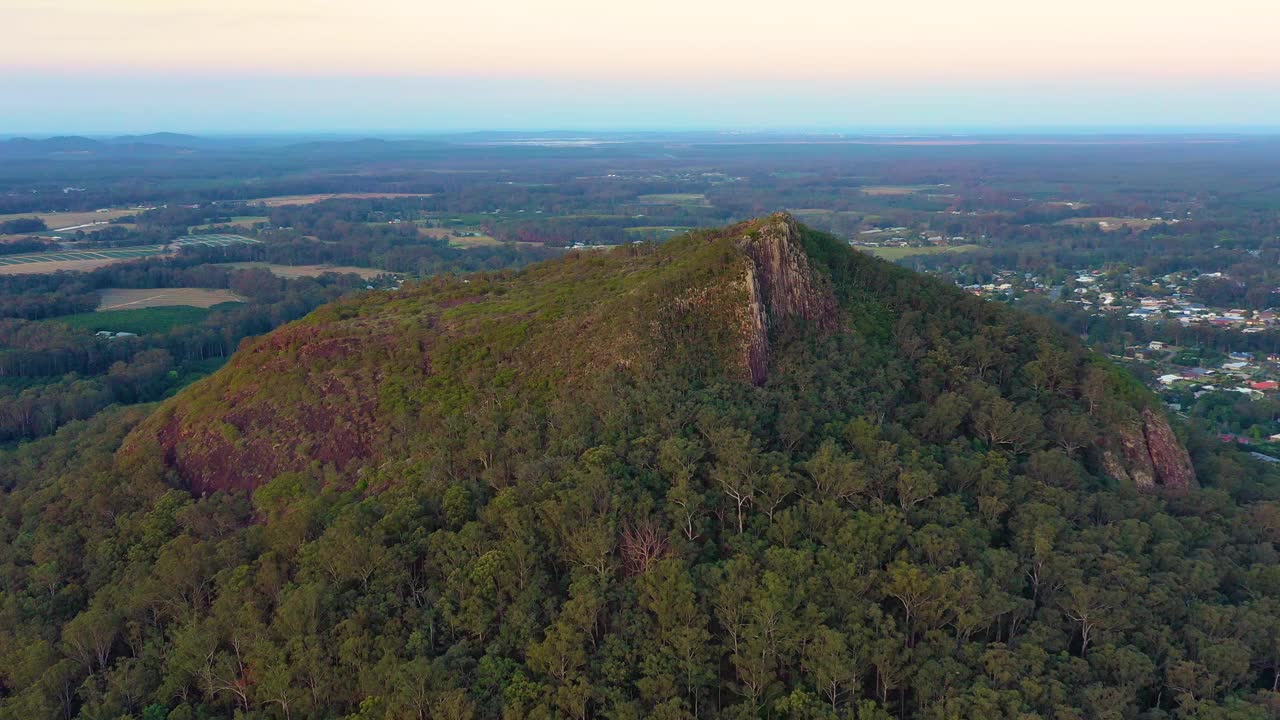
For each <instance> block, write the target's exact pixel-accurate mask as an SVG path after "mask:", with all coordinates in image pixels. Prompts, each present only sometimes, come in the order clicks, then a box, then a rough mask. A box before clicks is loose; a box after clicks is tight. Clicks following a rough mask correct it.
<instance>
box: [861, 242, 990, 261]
mask: <svg viewBox="0 0 1280 720" xmlns="http://www.w3.org/2000/svg"><path fill="white" fill-rule="evenodd" d="M853 247H854V249H855V250H861V251H862V252H865V253H870V254H871V255H875V256H876V257H878V258H883V259H885V260H901V259H902V258H905V257H911V256H912V255H940V254H942V253H963V252H971V251H973V250H977V249H978V247H979V246H978V245H949V246H946V247H938V246H930V247H878V248H873V247H862V246H859V245H854V246H853Z"/></svg>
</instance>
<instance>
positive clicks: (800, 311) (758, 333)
mask: <svg viewBox="0 0 1280 720" xmlns="http://www.w3.org/2000/svg"><path fill="white" fill-rule="evenodd" d="M740 247H741V248H742V250H743V251H744V252H745V253H746V255H747V257H748V258H749V260H750V263H751V264H750V265H749V266H748V268H747V272H746V284H747V289H748V292H749V293H750V300H749V302H750V307H749V308H748V310H747V321H748V328H747V333H748V337H747V343H746V344H747V352H746V356H747V360H746V362H747V368H748V371H749V372H750V375H751V381H752V382H754V383H756V384H757V385H759V384H761V383H763V382H764V381H765V380H766V379H767V378H768V374H769V331H770V330H773V329H777V328H781V327H784V326H785V325H786V324H787V323H789V322H793V321H796V320H802V321H805V322H808V323H812V324H813V325H815V326H816V327H818V328H820V329H823V330H830V329H831V328H833V327H834V326H835V322H836V299H835V295H833V294H832V292H831V288H830V286H829V285H828V284H826V283H824V282H822V281H821V280H820V279H819V278H818V277H817V276H816V275H815V274H814V272H813V268H812V267H810V265H809V256H808V255H807V254H806V253H805V251H804V246H803V243H802V241H801V239H800V228H799V227H798V226H797V225H796V221H795V219H794V218H792V217H791V216H790V215H787V214H784V213H779V214H776V215H772V216H770V217H769V219H768V220H767V221H765V223H764V224H763V225H761V226H760V227H759V228H757V229H754V230H753V231H751V232H749V233H748V234H747V235H746V236H745V237H744V238H743V239H742V241H741V243H740Z"/></svg>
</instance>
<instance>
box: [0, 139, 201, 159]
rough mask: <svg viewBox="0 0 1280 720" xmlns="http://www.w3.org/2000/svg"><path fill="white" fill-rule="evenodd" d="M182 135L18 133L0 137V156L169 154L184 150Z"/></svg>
mask: <svg viewBox="0 0 1280 720" xmlns="http://www.w3.org/2000/svg"><path fill="white" fill-rule="evenodd" d="M184 137H185V136H180V135H172V134H169V133H161V134H158V135H155V136H151V135H141V136H133V137H119V138H113V139H111V140H110V141H105V142H104V141H102V140H95V139H93V138H87V137H81V136H76V135H72V136H66V137H51V138H41V139H31V138H24V137H18V138H12V139H10V140H4V141H0V157H8V158H21V159H39V158H49V157H90V158H115V157H137V156H142V157H150V156H172V155H174V154H175V153H182V152H187V148H188V147H189V145H188V144H186V143H183V142H180V140H181V139H182V138H184Z"/></svg>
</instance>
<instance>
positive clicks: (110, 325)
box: [45, 305, 209, 335]
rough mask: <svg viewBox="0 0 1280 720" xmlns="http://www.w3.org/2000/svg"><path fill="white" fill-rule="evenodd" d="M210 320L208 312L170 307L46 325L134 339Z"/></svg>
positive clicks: (67, 318)
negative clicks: (59, 325)
mask: <svg viewBox="0 0 1280 720" xmlns="http://www.w3.org/2000/svg"><path fill="white" fill-rule="evenodd" d="M207 317H209V310H208V309H206V308H198V307H191V306H190V305H170V306H168V307H149V308H141V309H138V310H103V311H98V312H87V313H77V314H75V315H63V316H62V317H57V318H51V319H49V320H45V322H51V323H61V324H63V325H70V326H72V327H78V328H84V329H85V330H89V331H91V332H98V331H100V330H108V331H110V332H130V333H133V334H134V335H150V334H152V333H164V332H169V331H170V330H172V329H174V328H176V327H183V326H190V325H195V324H197V323H200V322H201V321H203V320H204V319H205V318H207Z"/></svg>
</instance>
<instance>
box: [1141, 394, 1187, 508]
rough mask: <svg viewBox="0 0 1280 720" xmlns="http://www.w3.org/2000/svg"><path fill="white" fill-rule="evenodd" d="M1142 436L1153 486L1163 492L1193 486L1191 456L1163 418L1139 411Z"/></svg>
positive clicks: (1147, 411)
mask: <svg viewBox="0 0 1280 720" xmlns="http://www.w3.org/2000/svg"><path fill="white" fill-rule="evenodd" d="M1142 433H1143V435H1144V436H1145V437H1146V441H1147V442H1146V444H1147V451H1148V452H1149V453H1150V455H1151V464H1152V466H1153V467H1154V468H1155V472H1156V482H1157V483H1159V484H1160V485H1161V486H1163V487H1166V488H1173V489H1177V490H1186V489H1188V488H1190V487H1193V486H1194V485H1195V484H1196V471H1195V468H1193V467H1192V465H1191V456H1190V455H1189V454H1187V449H1186V448H1185V447H1183V446H1182V443H1180V442H1178V438H1177V436H1176V435H1174V434H1173V429H1172V428H1170V427H1169V421H1168V420H1167V419H1165V417H1164V415H1161V414H1160V413H1157V412H1155V411H1154V410H1152V409H1151V408H1146V409H1144V410H1143V411H1142Z"/></svg>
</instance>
